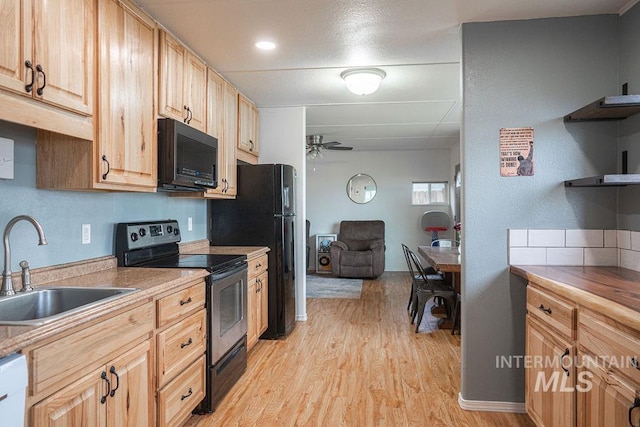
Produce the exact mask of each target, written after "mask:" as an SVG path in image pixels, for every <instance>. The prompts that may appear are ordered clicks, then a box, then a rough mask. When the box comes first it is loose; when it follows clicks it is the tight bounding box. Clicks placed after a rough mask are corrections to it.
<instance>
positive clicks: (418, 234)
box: [307, 149, 453, 271]
mask: <svg viewBox="0 0 640 427" xmlns="http://www.w3.org/2000/svg"><path fill="white" fill-rule="evenodd" d="M450 157H451V155H450V151H449V150H448V149H447V150H442V149H437V150H436V149H433V150H406V151H401V150H400V151H393V152H390V151H357V150H354V151H325V152H324V158H323V159H309V160H307V219H308V220H309V221H310V222H311V232H310V240H311V242H310V243H311V255H310V260H309V268H310V269H312V270H315V266H316V261H315V258H314V255H315V235H316V234H319V233H336V234H337V233H338V231H339V228H340V221H342V220H369V219H380V220H383V221H384V222H385V242H386V247H387V250H386V253H385V270H386V271H406V270H407V263H406V261H405V259H404V255H403V253H402V250H401V246H400V244H401V243H404V244H406V245H407V246H409V247H410V248H413V249H414V250H417V246H418V245H427V244H430V242H431V233H429V234H427V233H425V232H424V231H423V230H422V229H421V227H420V219H421V217H422V214H423V213H424V212H426V211H430V210H437V211H444V212H447V214H449V215H450V217H451V218H453V215H452V214H451V208H450V206H449V205H446V206H444V205H433V206H427V205H423V206H412V205H411V183H412V181H422V180H424V181H449V183H450V184H452V182H451V177H450V176H449V171H450V167H449V163H450ZM358 173H365V174H368V175H370V176H371V177H372V178H373V179H374V181H376V185H377V193H376V196H375V197H374V198H373V200H372V201H371V202H369V203H366V204H358V203H354V202H353V201H351V199H349V197H348V196H347V190H346V189H347V182H348V181H349V179H350V178H351V177H352V176H354V175H356V174H358ZM440 237H442V238H445V237H452V233H451V232H448V233H442V234H441V235H440Z"/></svg>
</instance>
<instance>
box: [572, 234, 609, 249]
mask: <svg viewBox="0 0 640 427" xmlns="http://www.w3.org/2000/svg"><path fill="white" fill-rule="evenodd" d="M603 236H604V231H603V230H566V232H565V239H566V243H565V246H567V247H580V248H601V247H603V246H604V237H603Z"/></svg>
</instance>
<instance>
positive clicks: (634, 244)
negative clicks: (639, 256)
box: [631, 231, 640, 251]
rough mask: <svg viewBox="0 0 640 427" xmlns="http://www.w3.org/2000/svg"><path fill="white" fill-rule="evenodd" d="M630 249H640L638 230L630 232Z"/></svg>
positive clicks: (639, 233)
mask: <svg viewBox="0 0 640 427" xmlns="http://www.w3.org/2000/svg"><path fill="white" fill-rule="evenodd" d="M631 250H633V251H640V232H638V231H632V232H631Z"/></svg>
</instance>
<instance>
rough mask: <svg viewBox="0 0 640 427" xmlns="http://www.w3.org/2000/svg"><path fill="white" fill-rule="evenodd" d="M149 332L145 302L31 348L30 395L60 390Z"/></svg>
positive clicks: (150, 313) (148, 310) (149, 313)
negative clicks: (81, 373) (52, 389)
mask: <svg viewBox="0 0 640 427" xmlns="http://www.w3.org/2000/svg"><path fill="white" fill-rule="evenodd" d="M152 330H153V304H152V303H151V302H149V303H147V304H145V305H142V306H138V307H136V308H134V309H132V310H129V311H125V312H124V313H120V314H118V315H116V316H113V317H107V318H106V319H105V320H104V321H102V322H99V323H97V324H95V325H92V326H89V327H87V328H85V329H82V330H79V331H77V332H75V333H73V334H71V335H67V336H66V337H63V338H60V339H57V340H56V341H54V342H52V343H49V344H46V345H44V346H42V347H39V348H36V349H34V350H33V351H32V352H31V360H30V363H31V366H30V367H29V373H30V376H31V380H30V381H29V383H30V384H31V385H32V387H33V389H32V395H36V394H38V393H40V392H42V391H44V390H46V389H48V388H49V387H51V386H54V385H55V386H56V387H55V389H56V390H57V389H60V388H62V387H63V386H64V385H66V383H67V382H69V381H72V380H73V379H74V378H75V375H76V373H77V372H78V371H82V370H83V369H85V368H89V367H92V366H93V365H95V366H99V365H100V364H102V363H106V362H107V361H108V358H110V357H112V355H113V354H114V353H118V352H120V351H122V348H124V347H125V346H127V345H128V344H130V343H132V342H134V341H136V340H138V339H140V338H142V337H145V338H148V337H149V336H150V334H151V332H152Z"/></svg>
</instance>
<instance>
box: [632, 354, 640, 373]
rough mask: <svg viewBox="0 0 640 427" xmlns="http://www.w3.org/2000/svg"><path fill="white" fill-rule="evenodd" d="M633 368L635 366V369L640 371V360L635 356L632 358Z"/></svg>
mask: <svg viewBox="0 0 640 427" xmlns="http://www.w3.org/2000/svg"><path fill="white" fill-rule="evenodd" d="M631 366H633V367H634V368H636V369H638V370H640V364H638V358H637V357H635V356H633V357H632V358H631Z"/></svg>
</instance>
